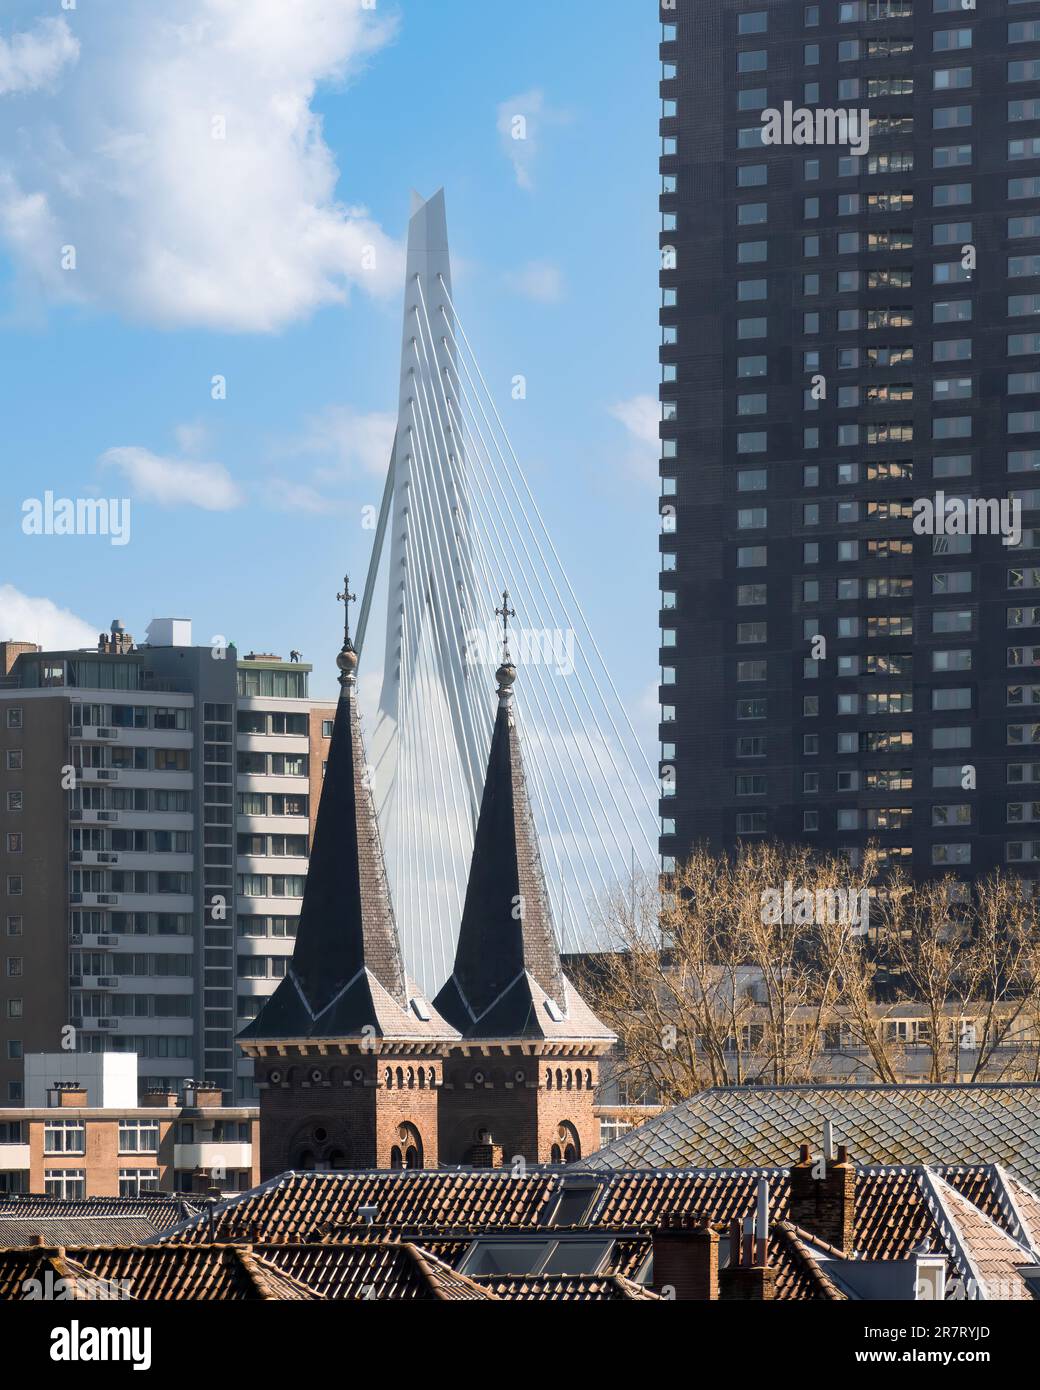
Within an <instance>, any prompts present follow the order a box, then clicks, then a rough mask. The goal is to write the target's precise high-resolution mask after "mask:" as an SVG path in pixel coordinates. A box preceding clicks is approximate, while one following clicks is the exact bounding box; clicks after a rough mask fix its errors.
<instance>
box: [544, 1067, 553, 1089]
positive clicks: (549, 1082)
mask: <svg viewBox="0 0 1040 1390" xmlns="http://www.w3.org/2000/svg"><path fill="white" fill-rule="evenodd" d="M545 1089H546V1090H547V1091H551V1090H552V1068H551V1067H546V1069H545Z"/></svg>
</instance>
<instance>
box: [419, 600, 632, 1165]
mask: <svg viewBox="0 0 1040 1390" xmlns="http://www.w3.org/2000/svg"><path fill="white" fill-rule="evenodd" d="M498 612H499V613H500V615H501V617H502V621H503V649H504V650H503V660H502V665H501V666H500V667H499V669H498V672H497V680H498V713H497V717H496V720H495V728H494V733H493V734H492V738H491V753H490V756H489V758H488V768H487V777H486V779H485V783H484V793H483V797H482V799H481V805H480V815H479V819H478V821H477V831H476V837H475V840H474V845H473V859H472V862H471V865H470V872H469V882H468V885H467V890H466V903H465V908H464V910H463V915H462V927H461V930H460V932H459V940H458V946H457V949H456V953H455V965H454V970H453V972H452V975H451V978H450V979H449V980H448V982H447V984H445V985H444V987H443V988H442V989H441V991H440V993H439V994H438V995H437V997H436V999H435V1001H434V1006H435V1008H436V1009H437V1011H438V1012H439V1013H440V1014H441V1015H442V1016H443V1018H445V1019H446V1020H447V1021H448V1023H450V1024H451V1025H452V1026H453V1027H454V1028H456V1029H457V1030H458V1032H459V1033H460V1034H461V1041H460V1042H458V1043H456V1044H455V1045H454V1046H453V1047H452V1049H451V1055H450V1057H449V1059H448V1061H447V1063H446V1073H445V1079H444V1086H443V1088H442V1089H441V1091H440V1106H439V1109H440V1155H441V1161H442V1162H444V1163H497V1162H501V1161H505V1162H507V1163H508V1162H509V1161H510V1160H511V1159H512V1158H514V1157H515V1156H517V1155H522V1156H523V1158H524V1159H526V1160H527V1162H529V1163H561V1162H570V1161H572V1160H574V1159H576V1158H581V1157H583V1156H584V1155H586V1154H588V1153H589V1152H591V1151H592V1150H594V1149H596V1148H598V1147H599V1124H598V1121H597V1120H596V1117H595V1115H594V1113H593V1101H594V1097H595V1089H596V1085H597V1082H598V1075H599V1058H600V1057H601V1056H602V1055H603V1053H605V1052H606V1051H607V1050H608V1049H609V1048H610V1046H611V1045H612V1044H613V1043H614V1042H615V1038H614V1035H613V1034H612V1033H611V1032H610V1031H609V1029H607V1028H606V1027H604V1025H603V1024H602V1023H601V1022H600V1021H599V1019H598V1018H597V1017H596V1016H595V1014H594V1013H593V1012H592V1010H591V1009H590V1008H589V1006H588V1005H587V1004H586V1003H585V1001H584V1000H583V999H582V997H581V995H580V994H579V993H578V991H577V990H576V989H575V988H574V985H573V984H572V983H571V982H570V980H568V979H567V977H566V975H565V974H564V973H563V970H562V968H561V965H560V957H559V953H558V951H557V948H556V940H555V935H554V931H553V923H552V917H551V914H550V909H549V896H548V893H547V891H546V886H545V878H544V875H543V873H542V864H541V858H540V855H539V852H538V840H537V836H536V834H535V828H534V819H533V817H532V814H531V807H530V802H529V799H528V795H527V784H526V782H525V780H524V768H523V760H522V757H521V751H520V735H519V731H518V729H517V725H516V720H515V717H514V710H513V684H514V682H515V680H516V668H515V666H514V665H513V663H512V660H511V659H510V656H509V647H508V621H509V618H511V617H513V616H514V614H513V612H512V610H511V609H510V607H509V595H508V594H504V595H503V606H502V608H501V609H500V610H498Z"/></svg>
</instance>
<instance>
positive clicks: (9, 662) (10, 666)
mask: <svg viewBox="0 0 1040 1390" xmlns="http://www.w3.org/2000/svg"><path fill="white" fill-rule="evenodd" d="M42 651H43V648H42V647H38V646H37V645H36V643H35V642H0V676H9V675H10V674H11V672H12V671H13V670H14V663H15V662H16V661H17V660H18V658H19V657H20V656H24V655H25V653H26V652H42Z"/></svg>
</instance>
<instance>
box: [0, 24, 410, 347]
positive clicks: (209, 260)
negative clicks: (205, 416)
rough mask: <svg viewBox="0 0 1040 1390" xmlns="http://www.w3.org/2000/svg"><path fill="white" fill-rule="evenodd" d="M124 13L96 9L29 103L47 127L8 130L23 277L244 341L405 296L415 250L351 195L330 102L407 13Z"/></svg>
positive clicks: (2, 151) (10, 191)
mask: <svg viewBox="0 0 1040 1390" xmlns="http://www.w3.org/2000/svg"><path fill="white" fill-rule="evenodd" d="M117 8H118V13H115V12H109V13H104V12H93V13H89V12H88V11H87V10H86V8H84V9H83V10H81V11H77V19H76V29H77V33H78V35H79V41H80V47H81V55H80V62H79V63H78V65H77V66H76V67H75V69H74V70H73V71H72V73H71V74H68V75H67V78H66V81H65V82H64V84H63V86H62V90H61V93H60V97H59V98H57V99H52V98H47V99H46V101H45V100H44V98H42V97H39V98H32V97H28V98H26V99H25V100H26V101H27V102H29V103H32V102H34V101H37V102H39V103H40V105H39V109H38V111H37V110H36V109H35V108H34V107H33V106H32V105H26V106H25V107H24V108H23V110H24V112H26V113H27V112H30V111H32V113H33V119H31V120H30V119H26V118H24V116H23V124H22V127H21V129H20V131H19V133H18V138H17V139H15V138H13V137H11V136H9V137H8V138H7V139H2V138H0V238H2V239H3V240H4V241H5V242H6V244H7V247H8V249H9V250H10V252H11V254H12V256H13V258H14V260H15V263H16V266H17V267H18V269H19V270H20V271H21V273H22V278H23V281H30V282H33V281H34V282H35V283H36V284H38V285H40V286H41V287H42V288H43V290H44V291H45V292H46V293H47V294H48V295H49V296H50V297H52V298H62V299H69V298H72V299H76V300H79V301H80V302H85V303H97V304H98V305H100V306H102V307H104V308H105V309H116V310H117V311H119V312H121V313H123V314H125V315H126V316H128V317H130V318H133V319H136V320H140V321H144V322H147V323H151V324H155V325H159V326H164V327H180V326H203V327H208V328H211V329H216V330H228V331H243V332H263V331H273V330H277V329H280V328H282V327H284V326H285V325H286V324H289V323H292V322H293V321H295V320H298V319H300V318H303V317H305V316H306V315H308V314H309V313H311V312H312V311H313V310H315V309H317V308H318V307H320V306H321V305H325V304H330V303H342V302H344V301H346V300H347V299H348V297H349V294H350V292H351V290H352V289H353V288H355V287H361V288H363V289H365V290H367V291H369V292H372V293H375V294H383V293H390V292H396V290H397V289H398V287H399V284H400V279H401V275H402V273H403V271H402V266H403V260H402V252H401V248H400V247H399V246H398V245H397V244H396V243H395V242H393V241H392V240H391V239H390V238H389V237H387V235H386V234H385V233H384V232H383V231H382V229H381V228H380V227H379V226H378V225H377V224H376V223H375V222H374V221H373V219H372V218H371V217H370V216H369V214H368V213H367V211H366V209H365V208H363V207H358V206H351V205H349V204H348V203H346V202H345V201H343V200H341V197H340V195H339V193H338V189H337V184H338V180H339V170H338V168H337V166H336V162H335V160H334V158H333V155H332V152H331V150H330V149H329V147H328V145H327V144H326V143H325V140H324V136H323V131H322V123H321V118H320V116H318V115H317V114H316V113H315V111H314V110H313V108H312V103H313V99H314V96H315V92H316V89H317V87H318V85H319V84H320V83H328V82H335V83H343V82H345V81H347V80H348V79H350V78H352V77H353V76H355V75H356V74H357V72H358V71H359V69H360V68H361V67H362V66H363V65H364V63H365V61H366V60H367V59H368V58H369V57H370V56H371V55H372V54H374V53H375V52H376V51H377V50H378V49H379V48H381V47H382V46H383V45H385V44H386V43H387V42H388V41H389V40H390V39H391V38H392V36H393V33H394V24H393V22H392V21H390V20H386V19H384V18H382V17H381V16H379V15H377V14H376V13H375V12H374V11H373V10H371V9H367V8H363V7H362V4H361V0H307V3H306V4H301V3H299V0H292V2H291V3H287V0H250V3H248V4H245V3H240V0H178V3H177V4H176V5H175V6H160V5H139V6H132V7H127V6H120V7H117ZM70 38H71V35H70ZM26 67H27V65H26V63H25V62H24V61H23V63H22V66H21V68H20V69H19V70H20V71H21V70H23V69H26ZM35 70H36V71H38V72H39V71H45V70H46V69H45V67H44V66H43V65H42V64H41V63H40V62H37V63H36V66H35ZM0 71H2V69H0ZM63 247H74V248H75V268H74V269H67V268H63V266H62V248H63ZM65 259H66V261H68V256H67V255H66V257H65Z"/></svg>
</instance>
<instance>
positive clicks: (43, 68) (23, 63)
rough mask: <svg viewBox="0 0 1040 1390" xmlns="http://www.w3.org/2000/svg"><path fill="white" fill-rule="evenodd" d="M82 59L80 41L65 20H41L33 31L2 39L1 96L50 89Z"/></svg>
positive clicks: (0, 61) (0, 52)
mask: <svg viewBox="0 0 1040 1390" xmlns="http://www.w3.org/2000/svg"><path fill="white" fill-rule="evenodd" d="M78 57H79V40H78V39H77V38H76V37H75V36H74V34H73V33H72V30H71V29H70V28H69V26H68V25H67V24H66V22H65V20H64V19H41V20H39V21H38V23H37V24H36V27H35V28H34V29H31V30H29V31H28V32H26V33H22V34H13V35H12V36H11V38H9V39H4V38H0V96H8V95H10V94H11V93H16V92H32V91H35V90H36V89H37V88H39V87H49V86H50V85H51V84H52V83H53V82H54V80H55V78H56V77H57V76H58V74H59V73H60V72H61V71H62V69H63V68H65V67H67V66H68V65H69V64H71V63H74V62H75V61H76V59H77V58H78Z"/></svg>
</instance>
